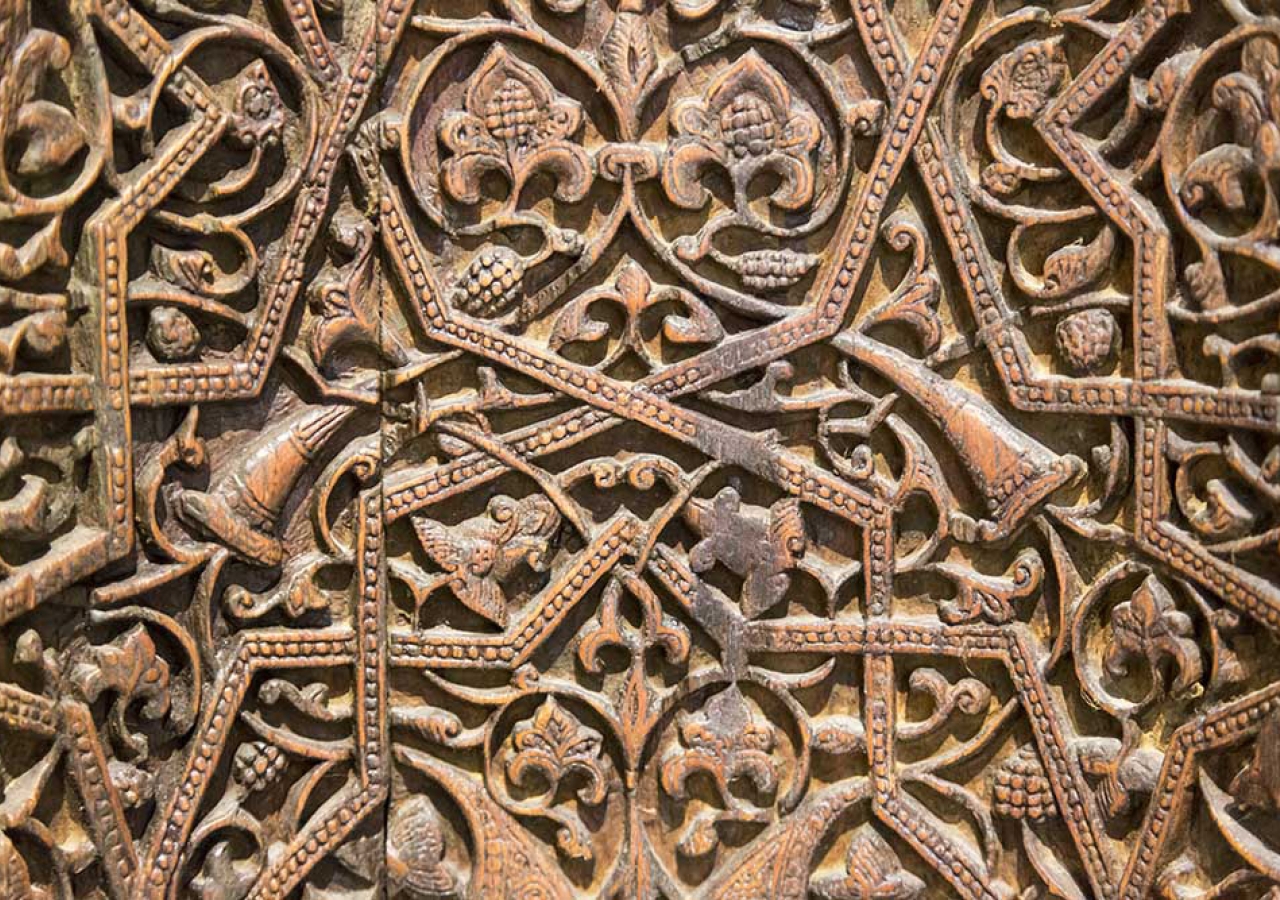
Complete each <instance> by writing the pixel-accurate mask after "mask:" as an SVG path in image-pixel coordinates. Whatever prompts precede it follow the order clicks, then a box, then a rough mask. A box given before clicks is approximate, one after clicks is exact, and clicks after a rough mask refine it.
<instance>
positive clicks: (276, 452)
mask: <svg viewBox="0 0 1280 900" xmlns="http://www.w3.org/2000/svg"><path fill="white" fill-rule="evenodd" d="M351 413H352V409H351V408H350V407H347V408H342V407H338V408H321V409H314V410H304V411H302V412H299V413H296V414H294V415H293V416H291V417H290V418H288V419H286V420H285V421H284V422H281V423H279V424H277V425H275V426H273V427H272V428H270V429H269V430H268V431H267V432H266V433H264V434H263V435H262V436H261V437H259V438H258V439H257V440H255V441H253V442H252V443H250V444H249V446H248V447H247V448H245V451H244V452H243V454H238V455H237V456H236V457H234V458H233V461H234V465H233V466H232V467H231V468H230V470H228V471H227V472H225V473H223V474H221V475H220V476H218V477H217V478H216V480H215V481H214V484H213V487H212V488H211V489H210V490H208V491H191V490H184V491H181V492H180V493H179V494H178V495H177V512H178V515H179V517H181V518H182V519H183V520H184V521H186V522H188V523H190V524H191V525H192V526H194V527H195V528H197V529H198V530H200V531H202V532H204V533H205V534H207V535H208V536H209V537H211V538H213V539H215V540H217V541H219V542H220V543H223V544H225V545H226V546H227V547H229V548H230V549H232V550H234V551H235V552H236V553H238V554H239V555H240V556H242V557H243V558H244V559H246V560H247V561H249V562H255V563H258V564H259V565H263V566H275V565H279V564H280V562H281V561H282V560H283V558H284V547H283V545H282V544H281V543H280V540H279V539H278V537H276V535H275V530H276V523H277V521H278V519H279V517H280V513H281V511H283V509H284V505H285V503H286V502H287V501H288V499H289V495H290V494H291V493H292V492H293V489H294V487H295V485H296V484H297V483H298V479H299V478H301V477H302V474H303V473H304V472H305V471H306V470H307V469H308V468H309V467H310V466H311V465H312V464H313V463H314V462H315V461H316V459H317V458H318V457H319V455H320V453H321V452H322V451H323V450H324V448H325V445H326V444H327V443H328V442H329V440H330V439H331V438H332V437H333V436H334V435H335V434H336V433H337V432H338V430H339V429H340V428H341V427H342V425H343V423H344V422H346V420H347V419H348V418H349V417H350V415H351Z"/></svg>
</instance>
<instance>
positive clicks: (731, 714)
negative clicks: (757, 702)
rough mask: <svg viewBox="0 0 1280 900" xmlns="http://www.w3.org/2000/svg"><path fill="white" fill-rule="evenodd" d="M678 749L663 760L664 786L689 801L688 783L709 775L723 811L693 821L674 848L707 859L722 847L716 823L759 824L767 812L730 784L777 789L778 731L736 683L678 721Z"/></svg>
mask: <svg viewBox="0 0 1280 900" xmlns="http://www.w3.org/2000/svg"><path fill="white" fill-rule="evenodd" d="M679 733H680V743H681V745H682V746H681V747H673V748H671V749H670V750H669V751H668V752H667V754H666V755H665V756H664V757H663V761H662V769H661V780H662V788H663V790H665V791H666V792H667V793H668V794H670V795H671V796H672V797H674V798H676V799H677V800H685V799H688V798H689V797H690V796H691V794H690V791H689V781H690V779H691V778H692V777H693V776H694V775H695V774H698V773H703V774H706V775H708V776H710V778H711V780H712V783H713V784H714V785H715V788H716V791H717V793H718V795H719V801H720V803H721V804H722V806H723V808H717V809H712V810H706V811H704V812H702V813H699V814H698V815H697V816H695V817H694V819H693V821H692V822H691V823H690V826H689V827H688V828H687V829H686V830H685V832H684V834H683V835H682V836H681V838H680V841H679V844H678V847H679V849H680V852H681V853H682V854H684V855H685V856H690V857H696V856H705V855H706V854H708V853H710V852H712V851H714V850H715V849H716V847H718V846H719V844H720V836H719V833H718V831H717V829H716V825H717V823H719V822H748V823H750V822H762V821H764V818H763V817H764V815H765V810H764V809H762V808H761V807H759V806H757V805H756V804H754V803H750V802H748V801H747V800H744V799H743V798H742V797H740V796H738V795H737V794H735V793H734V792H733V791H732V789H731V788H730V785H731V784H732V783H733V782H734V781H737V780H739V779H744V780H745V781H746V782H749V783H750V784H751V786H752V787H753V788H755V790H756V793H757V795H758V796H760V797H768V796H769V795H772V794H773V793H774V792H775V791H776V790H777V788H778V764H777V761H776V760H775V759H774V756H773V753H774V748H775V747H776V746H777V744H778V729H777V728H775V727H774V726H773V725H772V724H770V723H769V722H768V721H766V720H765V719H764V718H763V717H761V716H760V715H758V714H757V713H756V712H755V711H754V710H753V709H752V707H751V706H750V704H748V702H747V699H746V697H744V696H743V694H742V691H741V689H740V688H738V686H737V685H732V686H730V687H729V688H728V689H727V690H724V691H721V692H720V693H719V694H717V695H716V696H715V697H713V698H711V700H710V701H709V702H708V703H707V705H706V706H705V707H704V708H703V709H701V710H699V711H698V712H696V713H692V714H690V713H681V715H680V717H679Z"/></svg>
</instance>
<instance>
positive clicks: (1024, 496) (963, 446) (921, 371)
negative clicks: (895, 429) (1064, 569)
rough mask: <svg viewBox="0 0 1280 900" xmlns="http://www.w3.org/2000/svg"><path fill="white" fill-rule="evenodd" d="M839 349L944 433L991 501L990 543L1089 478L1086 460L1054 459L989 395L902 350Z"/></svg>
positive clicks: (986, 529)
mask: <svg viewBox="0 0 1280 900" xmlns="http://www.w3.org/2000/svg"><path fill="white" fill-rule="evenodd" d="M833 344H834V345H835V346H836V347H838V348H840V349H841V350H842V351H844V352H847V353H848V354H849V355H850V356H852V357H853V358H854V359H856V360H857V361H858V362H860V363H862V364H863V365H865V366H867V367H868V368H869V369H872V370H873V371H875V372H878V373H879V374H880V375H881V376H883V377H884V378H886V379H889V380H891V381H892V382H893V384H894V386H895V387H897V388H899V389H900V390H901V391H902V393H903V394H906V395H907V396H909V397H910V398H911V399H912V400H914V401H915V402H916V403H918V404H919V405H920V407H921V409H923V410H924V411H925V412H926V413H927V414H928V416H929V417H930V418H931V419H932V420H933V422H934V424H935V425H936V426H937V427H938V428H939V429H941V430H942V433H943V434H944V435H945V436H946V438H947V442H948V443H949V444H950V445H951V446H952V447H953V448H955V452H956V454H957V455H958V456H959V457H960V460H961V461H962V462H963V463H964V466H965V469H966V470H967V471H968V472H969V475H970V476H971V477H972V478H973V480H974V482H975V484H976V485H977V487H978V490H979V491H980V492H981V493H982V496H983V498H984V499H985V500H986V503H987V509H988V512H989V515H990V518H989V520H988V521H983V522H979V523H978V534H979V535H980V536H981V537H982V538H983V539H985V540H998V539H1001V538H1005V537H1008V536H1009V535H1010V534H1012V533H1013V531H1014V530H1015V529H1016V528H1017V527H1018V526H1019V525H1021V524H1022V523H1023V521H1024V520H1025V519H1026V517H1027V516H1028V515H1030V514H1031V513H1033V512H1034V511H1035V509H1036V507H1037V506H1038V505H1039V504H1040V503H1041V502H1042V501H1044V500H1045V499H1047V498H1048V497H1049V496H1051V495H1052V494H1053V493H1054V492H1055V491H1057V490H1058V489H1059V488H1061V487H1063V486H1064V485H1067V484H1070V483H1071V482H1073V481H1074V480H1076V479H1077V478H1079V477H1080V476H1081V475H1083V474H1084V469H1085V467H1084V463H1083V462H1082V461H1081V460H1080V459H1079V458H1078V457H1076V456H1072V455H1066V456H1059V455H1057V454H1055V453H1053V452H1052V451H1050V450H1049V449H1048V448H1047V447H1045V446H1044V445H1043V444H1041V443H1040V442H1039V441H1037V440H1036V439H1035V438H1033V437H1031V436H1029V435H1027V434H1026V433H1024V432H1022V431H1020V430H1018V429H1017V428H1015V427H1014V426H1013V425H1012V424H1011V423H1010V422H1009V421H1008V420H1007V419H1006V418H1005V417H1004V416H1002V415H1001V414H1000V413H999V412H998V411H997V410H996V408H995V407H994V406H992V405H991V403H989V402H988V401H987V400H985V399H984V398H983V397H982V396H980V395H979V394H975V393H974V392H973V391H971V390H969V389H968V388H967V387H964V386H962V385H959V384H956V383H955V382H952V381H948V380H947V379H945V378H943V377H942V376H940V375H938V374H936V373H935V372H933V371H932V370H931V369H929V368H928V367H927V366H925V365H924V364H923V363H921V362H919V361H918V360H915V359H912V358H911V357H909V356H907V355H906V354H905V353H903V352H902V351H900V350H895V349H894V348H893V347H890V346H887V345H885V344H881V343H879V342H878V341H875V340H873V339H871V338H868V337H864V336H861V335H855V334H846V335H840V336H839V337H837V338H836V339H835V341H833Z"/></svg>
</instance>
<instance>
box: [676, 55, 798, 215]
mask: <svg viewBox="0 0 1280 900" xmlns="http://www.w3.org/2000/svg"><path fill="white" fill-rule="evenodd" d="M671 121H672V127H673V129H674V130H675V132H676V138H675V140H674V141H672V143H671V146H670V149H669V151H668V154H667V159H666V162H665V165H664V168H663V173H662V182H663V186H664V187H665V188H666V191H667V195H668V196H669V197H670V198H671V200H672V201H673V202H675V203H677V204H678V205H680V206H682V207H685V208H686V209H700V208H702V207H703V206H704V205H705V204H706V203H707V201H708V199H709V198H710V194H709V192H708V191H707V190H706V188H704V187H703V186H702V185H701V183H700V178H701V175H702V172H703V170H704V169H705V168H706V167H707V166H708V165H713V164H714V165H720V166H723V167H724V168H725V169H727V170H728V172H729V174H730V176H731V177H732V179H733V186H734V192H735V206H736V208H738V209H739V210H742V209H745V208H746V206H747V202H748V201H747V189H748V186H749V185H750V184H751V182H752V181H753V180H754V179H755V178H756V176H757V175H760V174H761V173H763V172H772V173H774V174H776V175H777V176H778V177H779V179H780V180H781V184H780V186H779V187H778V189H777V190H776V191H775V192H774V193H773V195H772V196H771V197H770V202H772V203H773V205H774V206H777V207H779V208H781V209H788V210H796V209H802V208H803V207H805V206H806V205H808V204H809V203H810V202H811V201H812V200H813V195H814V186H815V176H814V168H813V161H812V160H811V158H810V154H811V153H812V152H813V151H814V150H815V149H816V148H817V146H818V144H819V142H820V141H821V139H822V129H821V124H820V122H819V121H818V117H817V115H815V114H814V112H813V110H811V109H810V108H809V107H808V106H807V105H806V104H805V103H804V102H803V101H800V100H798V99H797V98H795V97H793V96H792V93H791V89H790V88H789V87H788V86H787V82H786V80H785V79H784V78H783V77H782V76H781V75H780V74H779V73H778V71H777V70H776V69H774V68H773V67H772V66H771V65H769V63H767V62H766V61H765V60H764V58H763V57H762V56H761V55H760V54H759V53H757V52H756V51H755V50H752V51H750V52H748V53H747V54H745V55H744V56H743V57H742V58H741V59H739V60H738V61H737V62H736V63H734V64H733V65H732V66H731V67H730V68H728V69H727V70H726V71H725V72H724V73H722V74H721V75H720V77H718V78H717V79H716V80H715V81H714V82H712V84H711V86H710V87H709V88H708V90H707V94H706V97H705V98H687V99H685V100H682V101H681V102H680V103H678V104H676V107H675V109H674V110H673V111H672V115H671Z"/></svg>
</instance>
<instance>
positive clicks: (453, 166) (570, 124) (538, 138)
mask: <svg viewBox="0 0 1280 900" xmlns="http://www.w3.org/2000/svg"><path fill="white" fill-rule="evenodd" d="M582 123H583V114H582V107H581V106H580V105H579V104H578V102H577V101H575V100H573V99H571V98H569V97H565V96H563V95H562V94H560V93H559V92H558V91H556V89H555V87H554V86H553V85H552V84H551V82H550V81H549V80H548V79H547V77H546V76H545V75H543V74H542V73H541V72H539V71H538V70H537V69H534V68H533V67H532V66H529V65H527V64H525V63H524V62H522V61H520V60H518V59H516V58H515V57H514V56H512V55H511V54H510V53H508V52H507V49H506V48H505V47H503V46H502V45H501V44H499V45H497V46H495V47H494V48H493V49H492V50H491V51H489V54H488V55H487V56H486V57H485V59H484V62H482V63H481V64H480V68H479V70H477V72H476V73H475V76H474V77H473V78H472V79H471V82H470V86H469V87H468V89H467V93H466V97H465V99H464V100H463V109H462V110H460V111H457V112H454V113H452V114H451V115H448V116H446V117H445V119H444V120H443V121H442V122H441V123H440V140H441V142H442V143H443V144H444V145H445V147H446V148H448V150H449V151H450V152H451V153H452V154H453V156H452V157H450V158H449V159H447V160H445V162H444V164H443V165H442V166H441V169H440V175H441V183H442V185H443V187H444V189H445V191H446V192H447V193H448V194H449V195H450V196H451V197H453V198H454V199H455V200H457V201H459V202H460V203H465V204H475V203H479V202H480V182H481V179H482V178H483V176H484V175H485V174H486V173H488V172H498V173H501V174H502V175H504V176H505V177H506V179H507V181H508V182H509V183H510V185H511V193H510V199H509V203H512V204H514V202H515V200H516V198H518V197H519V194H520V190H521V188H522V187H523V186H524V184H525V182H526V181H527V180H528V179H529V178H530V176H532V175H533V174H535V173H536V172H539V171H542V172H547V173H549V174H551V175H552V176H553V177H554V178H555V180H556V197H557V198H559V199H560V200H564V201H566V202H574V201H577V200H581V199H582V198H583V197H584V196H586V193H587V189H588V188H590V186H591V180H592V179H591V160H590V158H589V157H588V156H587V153H586V151H585V150H583V149H582V147H581V146H579V145H578V144H576V143H574V142H573V140H572V138H573V136H574V135H576V134H577V133H578V131H579V130H580V129H581V128H582Z"/></svg>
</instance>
